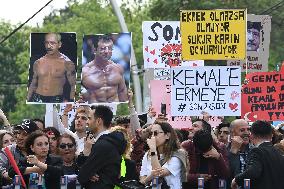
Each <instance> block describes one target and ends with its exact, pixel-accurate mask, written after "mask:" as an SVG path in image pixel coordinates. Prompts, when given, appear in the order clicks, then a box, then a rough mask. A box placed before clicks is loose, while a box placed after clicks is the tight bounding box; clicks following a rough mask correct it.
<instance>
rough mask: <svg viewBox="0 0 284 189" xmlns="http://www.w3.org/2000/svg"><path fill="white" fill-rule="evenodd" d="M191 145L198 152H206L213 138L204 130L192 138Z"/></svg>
mask: <svg viewBox="0 0 284 189" xmlns="http://www.w3.org/2000/svg"><path fill="white" fill-rule="evenodd" d="M193 144H194V146H195V147H196V148H197V149H199V150H200V151H202V152H203V153H204V152H207V151H208V150H210V147H211V146H212V145H213V138H212V135H211V133H209V132H208V131H206V130H199V131H197V132H196V133H195V134H194V136H193Z"/></svg>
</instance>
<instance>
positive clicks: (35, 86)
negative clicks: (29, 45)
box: [27, 60, 38, 102]
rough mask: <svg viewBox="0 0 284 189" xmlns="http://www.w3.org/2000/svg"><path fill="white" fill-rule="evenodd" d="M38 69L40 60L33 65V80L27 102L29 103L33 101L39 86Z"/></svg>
mask: <svg viewBox="0 0 284 189" xmlns="http://www.w3.org/2000/svg"><path fill="white" fill-rule="evenodd" d="M37 67H38V60H37V61H35V63H34V65H33V78H32V82H31V84H30V86H29V89H28V95H27V101H28V102H30V101H31V98H32V95H33V93H34V92H35V91H36V89H37V85H38V73H37Z"/></svg>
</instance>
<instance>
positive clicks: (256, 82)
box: [242, 67, 284, 121]
mask: <svg viewBox="0 0 284 189" xmlns="http://www.w3.org/2000/svg"><path fill="white" fill-rule="evenodd" d="M246 81H247V84H244V85H243V88H242V117H243V118H244V119H246V120H248V121H256V120H258V119H261V120H266V121H281V120H284V68H283V67H282V69H281V70H280V72H276V71H273V72H255V73H249V74H247V75H246Z"/></svg>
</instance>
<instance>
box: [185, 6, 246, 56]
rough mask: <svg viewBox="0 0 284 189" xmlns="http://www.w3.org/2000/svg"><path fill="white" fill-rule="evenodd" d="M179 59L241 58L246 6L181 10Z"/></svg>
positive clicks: (243, 52)
mask: <svg viewBox="0 0 284 189" xmlns="http://www.w3.org/2000/svg"><path fill="white" fill-rule="evenodd" d="M180 25H181V34H182V35H181V42H182V60H228V59H239V60H244V59H245V57H246V51H245V49H246V32H245V31H246V10H244V9H242V10H238V9H233V10H229V9H228V10H182V11H181V13H180Z"/></svg>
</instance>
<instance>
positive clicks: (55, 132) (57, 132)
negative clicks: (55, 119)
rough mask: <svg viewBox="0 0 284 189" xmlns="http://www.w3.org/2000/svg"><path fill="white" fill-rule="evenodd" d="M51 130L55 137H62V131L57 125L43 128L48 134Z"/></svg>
mask: <svg viewBox="0 0 284 189" xmlns="http://www.w3.org/2000/svg"><path fill="white" fill-rule="evenodd" d="M50 131H51V132H53V134H54V136H55V138H57V139H58V138H59V137H60V132H59V131H58V130H57V129H56V128H55V127H47V128H45V129H43V132H44V133H46V134H47V133H48V132H50Z"/></svg>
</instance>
